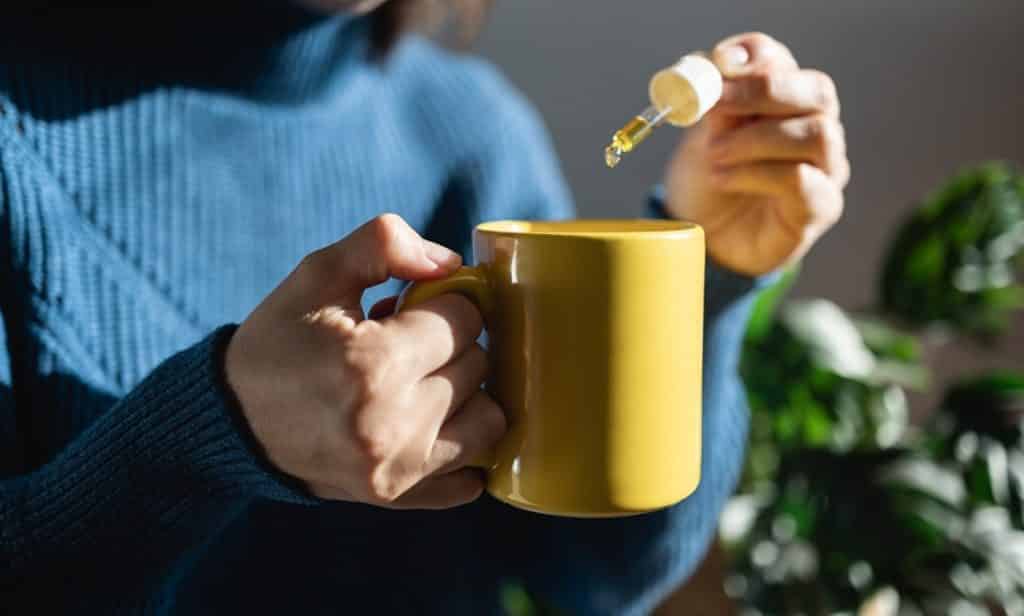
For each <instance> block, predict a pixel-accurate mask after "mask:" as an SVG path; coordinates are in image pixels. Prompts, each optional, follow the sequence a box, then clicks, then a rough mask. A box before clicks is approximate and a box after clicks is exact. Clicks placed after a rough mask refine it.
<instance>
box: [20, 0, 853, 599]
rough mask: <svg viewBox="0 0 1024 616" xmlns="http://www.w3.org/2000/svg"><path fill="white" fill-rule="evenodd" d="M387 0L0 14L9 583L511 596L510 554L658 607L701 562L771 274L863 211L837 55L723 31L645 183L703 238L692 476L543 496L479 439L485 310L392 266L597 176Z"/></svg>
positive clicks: (488, 437) (499, 415)
mask: <svg viewBox="0 0 1024 616" xmlns="http://www.w3.org/2000/svg"><path fill="white" fill-rule="evenodd" d="M379 4H381V3H380V2H362V3H355V2H345V1H344V0H338V1H333V0H304V1H303V2H298V1H296V0H273V1H271V2H265V3H255V4H254V3H240V2H229V1H228V0H222V1H221V2H217V3H210V4H209V5H208V6H206V7H205V8H202V9H199V8H195V7H192V6H191V5H186V4H184V3H154V4H153V6H151V7H149V8H145V9H143V8H136V9H118V10H116V11H115V10H113V9H96V8H94V9H89V10H88V11H84V10H81V9H49V10H48V11H45V12H44V11H38V10H37V11H34V12H19V13H17V14H16V13H15V12H14V11H12V10H9V9H4V13H5V14H4V16H3V19H0V24H2V25H0V29H2V30H3V36H0V39H2V40H3V41H4V43H3V55H2V56H0V229H2V232H0V255H2V258H0V280H2V281H3V285H2V287H0V288H2V291H0V311H2V315H3V325H4V327H3V329H2V330H0V349H3V352H2V353H0V385H2V387H0V443H2V447H0V470H2V476H3V479H2V481H0V580H2V581H3V602H4V604H5V605H7V606H15V605H21V606H31V609H32V612H33V613H39V612H46V611H49V610H54V611H64V612H72V613H163V614H171V613H180V614H202V613H248V614H258V613H275V614H276V613H298V614H319V613H382V614H392V613H396V614H403V613H417V614H421V613H443V614H487V613H495V612H496V611H498V610H499V609H500V607H499V598H500V593H501V592H502V588H503V587H504V586H503V584H505V583H506V582H507V581H509V580H515V581H519V582H521V583H522V584H524V585H525V587H526V588H527V589H528V590H530V591H531V592H533V593H535V594H536V595H537V596H538V597H540V598H541V599H542V600H544V601H547V602H550V603H551V604H552V605H555V606H557V607H559V608H561V609H563V610H565V611H566V612H567V613H594V614H637V613H645V612H647V611H649V610H651V609H652V608H653V606H655V605H656V604H657V602H658V601H659V600H661V599H662V598H663V597H664V596H665V595H666V593H668V592H669V591H670V590H671V589H672V588H674V587H675V586H678V584H680V583H681V582H682V581H683V580H684V579H685V578H686V577H687V576H688V575H689V574H690V573H691V572H692V571H693V569H694V568H695V566H696V565H697V564H698V563H699V562H700V560H701V557H702V555H703V554H704V551H705V549H706V547H707V546H708V544H709V541H710V539H711V537H712V535H713V533H714V529H715V527H716V519H717V516H718V514H719V513H720V511H721V509H722V507H723V503H724V501H725V499H726V498H727V497H728V496H729V494H730V492H731V490H732V489H733V487H734V484H735V482H736V480H737V475H738V472H739V469H740V466H741V463H742V458H743V453H744V440H745V435H746V425H747V417H746V407H745V405H744V399H743V393H742V391H743V390H742V387H741V383H740V381H739V379H738V375H737V369H736V363H737V357H738V353H739V348H740V341H741V338H742V331H743V328H744V321H745V318H746V317H747V314H748V311H749V307H750V304H751V300H752V298H753V297H754V294H755V293H756V291H757V289H758V288H759V287H760V286H762V285H763V284H764V281H765V280H766V279H768V278H769V277H770V276H771V273H772V272H773V271H775V270H777V269H778V268H780V267H781V266H783V265H784V264H785V263H787V262H789V261H792V260H794V259H797V258H799V257H801V256H802V255H804V254H805V253H806V252H807V250H808V249H809V248H810V246H811V245H812V244H813V243H814V242H815V240H816V239H817V238H819V237H820V236H821V235H822V234H823V233H824V232H825V231H826V230H827V229H828V228H829V227H830V226H831V225H833V224H834V223H835V222H836V220H837V218H838V217H839V215H840V211H841V210H842V205H843V194H842V191H843V188H844V186H845V184H846V182H847V178H848V174H849V166H848V163H847V160H846V155H845V149H844V141H843V132H842V127H841V124H840V121H839V102H838V99H837V94H836V90H835V87H834V86H833V84H832V81H831V80H830V79H829V78H828V77H827V76H826V75H825V74H823V73H821V72H818V71H814V70H809V69H806V68H802V67H800V66H799V65H798V63H797V61H796V60H795V59H794V57H793V56H792V55H791V53H790V52H789V51H788V50H787V48H786V47H785V46H784V45H782V44H781V43H779V42H778V41H776V40H774V39H772V38H770V37H768V36H766V35H764V34H757V33H750V34H742V35H738V36H734V37H730V38H728V39H725V40H724V41H722V42H721V43H720V44H718V45H717V46H716V47H715V48H714V50H713V52H712V57H713V59H714V61H715V62H717V63H718V65H719V66H720V67H721V68H722V70H723V71H724V73H725V75H726V77H727V83H726V85H725V90H724V96H723V99H722V101H721V103H720V104H719V105H718V106H717V107H716V108H715V109H714V110H713V111H712V112H711V113H710V115H709V116H708V117H707V118H706V119H705V120H704V121H703V122H702V123H701V125H700V126H698V127H697V128H695V129H693V130H692V131H690V132H688V134H687V135H686V137H685V139H684V141H682V144H681V145H680V147H679V150H678V152H677V153H676V154H675V156H674V158H673V160H672V161H671V163H670V165H669V168H668V172H667V175H666V178H665V182H664V190H662V191H661V192H659V193H657V194H656V195H655V197H654V198H653V201H652V203H653V207H654V208H655V210H656V211H657V212H658V213H659V214H660V215H664V216H671V217H678V218H686V219H690V220H693V221H696V222H698V223H700V224H701V225H703V226H704V227H705V228H706V231H707V238H708V244H707V246H708V253H709V255H710V259H709V266H708V279H707V289H706V310H707V316H706V326H705V327H706V331H705V346H706V351H705V357H704V362H705V374H704V379H705V381H704V390H705V391H704V425H703V442H704V455H703V463H702V481H701V484H700V486H699V488H698V490H697V491H696V492H695V493H694V494H693V495H692V496H690V497H689V498H687V499H685V500H684V501H683V502H681V503H680V504H678V505H676V506H673V507H670V508H667V509H665V510H662V511H658V512H656V513H652V514H648V515H641V516H636V517H631V518H623V519H605V520H578V519H563V518H554V517H548V516H542V515H536V514H532V513H527V512H523V511H519V510H516V509H513V508H510V507H507V506H505V505H502V504H499V503H498V502H496V501H494V500H493V499H490V498H489V497H486V496H483V497H481V491H482V477H481V475H480V474H479V472H478V471H477V470H475V469H471V468H467V466H466V461H467V460H468V459H470V458H472V457H473V455H474V454H475V453H477V452H480V451H483V450H486V449H488V448H489V447H490V446H491V445H492V444H493V443H494V442H495V441H496V440H497V439H498V438H500V436H501V434H502V433H503V431H504V430H505V427H506V426H505V422H506V419H505V416H504V414H503V411H502V410H501V408H500V407H499V406H498V404H497V403H496V402H495V401H494V400H492V399H490V398H489V397H488V396H487V395H486V394H484V393H483V392H482V390H481V389H480V384H481V382H482V380H483V379H484V377H485V373H486V357H485V353H484V351H483V349H482V348H481V347H480V346H479V344H478V342H477V340H478V336H479V334H480V332H481V330H482V323H481V318H480V315H479V314H478V312H477V311H476V309H475V308H474V307H473V305H472V304H471V303H469V302H468V301H467V300H465V299H464V298H462V297H460V296H457V295H445V296H442V297H439V298H436V299H434V300H432V301H429V302H427V303H425V304H423V305H422V306H420V307H417V308H414V309H410V310H408V311H403V312H401V313H399V314H397V315H396V314H393V311H392V308H393V306H394V300H393V295H394V293H395V292H396V291H397V290H398V289H399V286H398V285H400V284H401V281H415V280H426V279H432V278H437V277H441V276H445V275H446V274H448V273H450V272H452V271H453V269H454V268H456V267H457V266H458V265H459V264H460V263H461V261H462V258H463V257H462V256H461V255H460V252H461V253H463V254H464V253H465V251H466V250H467V246H468V242H469V237H470V231H471V229H472V227H473V226H474V224H476V223H478V222H480V221H483V220H488V219H496V218H523V219H557V218H565V217H569V216H571V215H572V212H573V210H572V205H571V200H570V196H569V194H568V191H567V189H566V186H565V183H564V180H563V178H562V177H561V175H560V172H559V170H558V164H557V161H556V160H555V158H554V154H553V151H552V147H551V144H550V141H549V138H548V136H547V135H546V134H545V131H544V129H543V127H542V122H541V121H540V119H539V118H538V117H537V114H536V112H535V111H534V110H533V109H532V108H531V107H530V106H529V104H528V103H527V102H526V101H525V100H524V98H523V97H522V95H520V94H519V93H517V92H516V91H515V90H514V89H513V88H512V87H511V86H510V85H509V84H508V83H507V82H506V81H505V80H504V79H503V78H502V77H501V76H500V75H499V73H498V72H497V71H496V70H495V69H494V68H492V67H491V66H490V65H488V64H487V63H486V62H484V61H482V60H479V59H475V58H472V57H469V56H465V55H461V54H457V53H455V52H452V51H446V50H444V49H443V48H442V47H441V46H440V45H438V44H435V43H432V42H430V41H428V40H427V39H425V38H423V37H422V36H420V35H417V34H413V33H411V32H410V31H409V29H410V28H412V27H413V25H412V24H411V23H409V22H408V21H407V20H409V19H413V18H415V16H417V15H420V12H417V11H416V10H414V9H415V8H416V7H415V6H414V5H415V2H412V1H410V0H391V2H389V3H384V4H381V5H380V6H376V5H379ZM462 4H463V5H466V3H462ZM403 33H404V34H403ZM598 164H599V163H598ZM639 198H641V196H639V195H638V199H639ZM449 247H450V248H451V249H450V248H449ZM452 249H454V250H452ZM388 298H392V299H388ZM370 305H374V307H373V308H371V309H370V310H369V311H368V312H364V307H366V306H370ZM239 322H240V325H236V324H238V323H239ZM26 609H27V607H26Z"/></svg>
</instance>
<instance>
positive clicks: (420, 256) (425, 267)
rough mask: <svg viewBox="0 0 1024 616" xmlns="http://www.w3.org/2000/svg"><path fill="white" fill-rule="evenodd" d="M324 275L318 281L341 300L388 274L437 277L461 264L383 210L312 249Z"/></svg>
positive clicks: (348, 301)
mask: <svg viewBox="0 0 1024 616" xmlns="http://www.w3.org/2000/svg"><path fill="white" fill-rule="evenodd" d="M318 252H319V253H320V254H318V255H317V257H316V258H317V259H321V260H323V261H324V262H325V263H324V265H325V267H324V270H322V271H326V272H329V278H330V280H325V281H322V283H321V284H323V285H324V287H325V288H326V289H329V292H330V293H331V295H332V296H333V299H335V300H340V301H341V302H342V304H343V305H347V306H352V305H356V304H358V303H359V301H360V299H361V298H362V294H363V291H364V290H366V289H368V288H369V287H372V286H374V285H378V284H380V283H382V282H385V281H387V280H388V279H389V278H392V277H394V278H401V279H403V280H423V279H431V278H441V277H444V276H447V275H448V274H450V273H452V272H454V271H455V270H456V269H457V268H458V267H459V265H461V264H462V257H460V256H459V255H458V253H455V252H453V251H451V250H449V249H447V248H445V247H444V246H442V245H440V244H436V243H434V242H431V241H429V240H425V239H423V238H422V237H420V236H419V234H418V233H416V231H415V230H413V228H412V227H410V226H409V225H408V223H406V222H405V221H404V220H402V218H401V217H400V216H398V215H396V214H383V215H381V216H378V217H376V218H374V219H373V220H371V221H369V222H367V223H366V224H364V225H363V226H361V227H359V228H358V229H356V230H355V231H353V232H352V233H351V234H349V235H348V236H346V237H345V238H343V239H341V240H339V241H338V242H335V243H334V244H332V245H330V246H328V247H326V248H324V249H322V250H321V251H318Z"/></svg>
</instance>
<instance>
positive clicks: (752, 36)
mask: <svg viewBox="0 0 1024 616" xmlns="http://www.w3.org/2000/svg"><path fill="white" fill-rule="evenodd" d="M743 38H744V39H745V40H746V41H747V43H748V44H750V45H751V46H754V47H767V46H769V45H777V44H778V42H777V41H776V40H775V39H774V38H772V37H771V36H769V35H768V34H765V33H764V32H761V31H758V30H755V31H753V32H748V33H746V34H744V35H743Z"/></svg>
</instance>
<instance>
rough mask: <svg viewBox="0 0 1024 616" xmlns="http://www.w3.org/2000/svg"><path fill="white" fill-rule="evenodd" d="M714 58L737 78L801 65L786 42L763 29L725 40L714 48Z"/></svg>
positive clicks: (712, 57)
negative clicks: (763, 32) (761, 31)
mask: <svg viewBox="0 0 1024 616" xmlns="http://www.w3.org/2000/svg"><path fill="white" fill-rule="evenodd" d="M711 60H712V61H713V62H714V63H715V65H716V66H718V70H720V71H722V75H723V76H725V77H726V78H736V77H741V76H743V75H749V74H751V73H754V72H757V71H763V70H768V69H771V68H791V69H795V68H797V62H796V59H795V58H794V57H793V54H792V52H790V51H789V48H787V47H786V46H785V45H783V44H782V43H780V42H779V41H777V40H775V39H773V38H772V37H770V36H768V35H767V34H762V33H760V32H747V33H745V34H737V35H735V36H730V37H729V38H727V39H725V40H723V41H722V42H720V43H719V44H718V45H715V49H714V50H713V51H712V52H711Z"/></svg>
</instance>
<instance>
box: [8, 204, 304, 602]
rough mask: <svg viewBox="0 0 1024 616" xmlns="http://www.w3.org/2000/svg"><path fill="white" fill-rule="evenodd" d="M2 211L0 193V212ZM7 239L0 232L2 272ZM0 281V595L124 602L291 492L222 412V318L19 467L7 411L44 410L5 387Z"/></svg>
mask: <svg viewBox="0 0 1024 616" xmlns="http://www.w3.org/2000/svg"><path fill="white" fill-rule="evenodd" d="M7 214H8V212H7V210H6V204H5V202H4V191H2V190H0V223H2V222H3V219H4V217H5V216H6V215H7ZM0 226H4V225H2V224H0ZM9 249H10V246H9V242H8V235H7V234H6V233H0V255H5V256H4V257H3V259H2V260H0V269H2V270H7V269H8V266H7V264H8V263H9V261H8V260H7V256H8V255H9V254H10V252H9ZM0 283H2V284H0V317H2V318H3V323H4V324H5V325H6V327H0V604H10V602H12V601H13V602H17V603H20V602H21V601H24V600H29V599H30V600H31V601H32V602H33V603H32V604H33V605H34V606H36V607H40V606H47V607H54V606H52V605H51V604H57V605H60V604H61V603H62V602H66V601H69V600H74V601H75V604H76V605H77V606H79V607H82V606H84V605H88V604H89V602H90V601H91V599H90V597H92V598H97V599H102V598H103V597H106V599H102V600H104V601H106V602H107V604H109V601H110V600H111V599H110V597H118V598H121V597H123V598H124V600H126V601H128V600H131V597H132V596H133V595H136V594H142V593H143V592H146V590H144V589H147V587H148V586H150V585H152V584H156V583H159V582H161V581H163V579H164V576H165V575H166V573H167V572H168V571H170V570H171V569H172V567H173V566H174V564H175V563H177V562H178V561H179V560H180V559H182V558H185V557H187V555H188V553H189V551H190V550H194V549H196V548H198V547H199V546H201V545H202V544H203V543H204V542H206V541H208V540H209V539H210V538H211V537H212V536H214V535H215V534H216V532H217V531H218V530H219V529H220V528H222V527H223V526H224V525H226V524H227V523H228V522H229V521H230V520H231V519H232V518H233V517H234V516H235V515H237V514H238V513H239V512H240V511H241V509H242V508H243V507H244V506H245V505H246V504H247V503H248V502H250V501H252V500H253V499H256V498H259V497H263V498H270V499H278V500H285V501H291V502H304V501H305V497H304V496H303V495H302V494H301V492H300V491H298V490H294V489H292V487H291V486H288V485H286V483H285V482H286V481H287V480H282V479H280V478H278V477H277V476H275V474H274V472H273V471H272V470H270V469H268V468H267V467H265V466H264V463H263V462H262V461H261V459H260V458H259V456H258V454H257V453H256V448H255V447H253V446H252V443H251V442H250V437H249V435H248V432H247V430H246V427H245V426H244V425H243V424H244V421H243V420H242V419H241V416H240V414H239V413H238V412H237V411H236V408H235V405H234V402H233V398H232V396H231V395H230V392H229V390H228V388H227V386H226V384H225V381H224V377H223V374H222V373H221V372H222V362H221V358H220V356H221V354H222V352H223V349H224V347H225V344H226V342H227V340H228V338H229V337H230V335H231V333H232V329H233V327H232V326H230V325H228V326H223V327H221V328H218V329H217V330H216V331H214V332H212V333H211V334H209V335H208V336H207V337H206V338H205V339H203V340H201V341H200V342H198V343H196V344H194V345H193V346H191V347H189V348H186V349H185V350H183V351H181V352H179V353H178V354H176V355H174V356H172V357H170V358H168V359H167V360H165V361H164V362H163V363H162V364H161V365H159V366H158V367H157V368H156V369H155V370H153V371H152V372H151V373H150V374H149V375H148V376H147V377H146V378H145V379H143V380H142V381H141V382H140V383H139V384H138V385H137V386H136V387H135V388H134V389H132V390H130V391H129V392H128V393H127V394H126V395H124V396H123V397H122V398H120V399H118V400H113V401H112V402H111V403H110V406H109V408H107V409H106V410H105V411H103V412H102V413H101V414H100V415H99V416H98V417H97V418H96V419H95V420H94V421H92V423H91V424H89V425H88V426H87V427H86V428H85V429H84V430H82V431H81V432H80V433H79V434H78V435H77V436H76V437H75V438H74V439H73V440H72V441H71V442H70V443H68V444H67V445H66V446H65V447H64V448H63V450H62V451H60V452H59V453H57V455H56V456H54V457H53V458H52V459H51V460H50V461H49V462H47V463H45V464H43V465H42V466H37V467H36V468H31V469H30V468H27V467H26V465H25V463H24V462H23V461H22V456H21V455H20V452H22V451H25V450H27V449H28V447H29V443H30V442H31V438H32V437H31V431H30V429H29V428H27V427H26V425H27V424H28V423H30V422H26V421H22V422H20V424H19V421H18V420H19V418H22V419H24V418H27V417H31V416H39V415H43V414H54V415H55V414H57V413H58V411H57V410H56V409H47V408H39V406H38V405H39V404H40V402H39V401H38V400H33V397H32V396H30V395H28V394H27V393H26V392H25V391H21V392H20V391H19V387H18V383H19V366H18V364H16V363H14V362H13V361H12V359H11V358H12V353H11V349H15V348H17V347H18V344H19V343H18V340H19V339H18V336H17V332H18V331H22V330H24V325H25V324H23V323H19V322H18V321H17V319H16V316H15V315H16V314H17V313H18V309H19V307H20V306H22V305H23V304H24V301H25V297H26V296H25V294H19V292H18V291H17V290H16V289H17V288H18V285H16V284H12V283H11V281H10V276H9V272H7V271H2V272H0ZM26 293H27V292H26ZM73 376H74V375H69V378H73ZM137 591H138V592H137ZM148 591H149V592H150V593H151V592H152V588H151V587H149V588H148ZM118 600H120V599H118ZM64 607H67V606H64Z"/></svg>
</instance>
